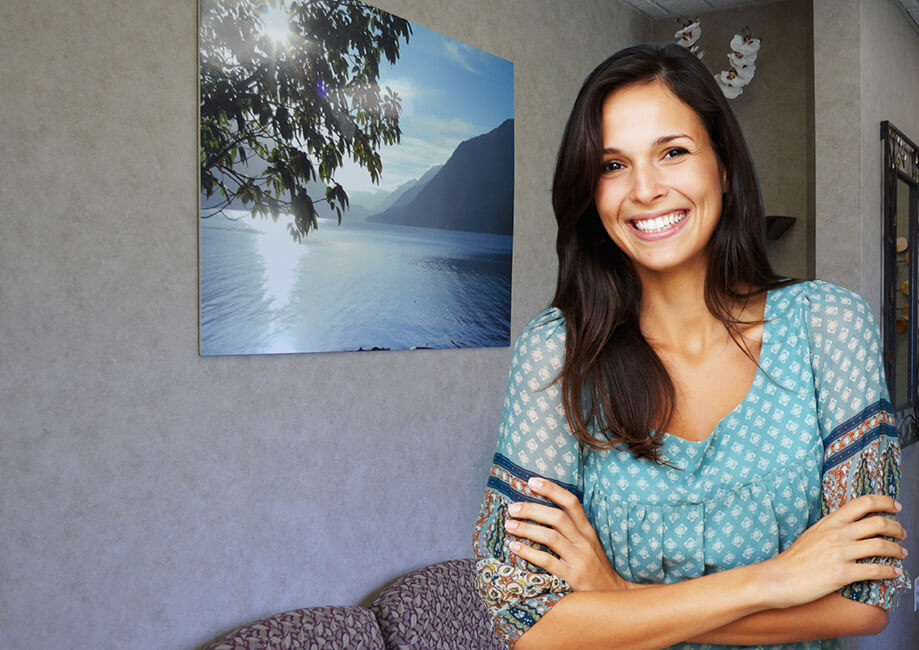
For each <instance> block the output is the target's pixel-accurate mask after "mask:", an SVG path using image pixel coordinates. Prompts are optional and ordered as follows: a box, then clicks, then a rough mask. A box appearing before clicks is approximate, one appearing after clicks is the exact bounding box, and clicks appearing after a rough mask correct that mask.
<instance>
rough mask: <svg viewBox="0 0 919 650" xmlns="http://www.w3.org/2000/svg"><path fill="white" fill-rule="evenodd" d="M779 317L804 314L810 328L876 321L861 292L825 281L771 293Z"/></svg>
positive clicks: (813, 281) (794, 284)
mask: <svg viewBox="0 0 919 650" xmlns="http://www.w3.org/2000/svg"><path fill="white" fill-rule="evenodd" d="M770 295H772V296H773V299H772V303H773V308H774V312H773V313H775V314H776V315H781V314H782V313H787V312H795V311H801V312H803V315H804V316H805V319H806V321H807V322H809V323H810V324H811V325H820V324H821V323H823V322H824V321H829V322H832V321H837V320H839V319H843V320H846V321H849V320H851V319H852V318H861V319H867V320H873V314H872V313H871V308H870V307H869V306H868V302H867V301H866V300H865V299H864V298H863V297H862V296H861V295H860V294H858V293H856V292H855V291H852V290H851V289H847V288H845V287H842V286H839V285H838V284H833V283H832V282H827V281H825V280H802V281H800V282H795V283H793V284H787V285H784V286H782V287H779V288H777V289H773V290H772V291H771V292H770Z"/></svg>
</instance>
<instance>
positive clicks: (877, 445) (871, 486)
mask: <svg viewBox="0 0 919 650" xmlns="http://www.w3.org/2000/svg"><path fill="white" fill-rule="evenodd" d="M826 443H827V444H826V449H825V460H824V466H823V494H822V497H821V509H822V511H823V514H824V515H826V514H828V513H830V512H831V511H833V510H836V509H837V508H839V507H841V506H842V505H843V504H845V503H847V502H849V501H851V500H852V499H854V498H856V497H860V496H863V495H865V494H886V495H887V496H890V497H893V498H894V499H895V498H897V495H898V493H899V491H900V444H899V440H898V438H897V430H896V426H895V424H894V416H893V413H892V411H891V408H890V403H889V402H887V401H886V400H879V401H878V402H876V403H874V404H872V405H871V406H869V407H867V408H866V409H864V410H862V412H861V413H859V414H858V415H857V416H855V417H853V418H850V419H849V420H847V421H846V422H844V423H843V424H841V425H840V426H838V427H836V428H835V429H833V431H832V433H831V434H830V435H829V436H828V437H827V440H826ZM864 561H868V562H876V563H880V564H888V565H895V566H898V567H900V568H901V569H903V564H902V562H901V561H900V560H899V559H893V558H869V559H867V560H864ZM908 589H909V577H908V576H907V573H906V571H905V570H904V571H903V573H902V574H901V575H900V576H899V577H898V578H895V579H893V580H871V581H862V582H854V583H852V584H850V585H847V586H845V587H843V588H842V589H841V590H840V593H841V594H842V595H843V596H845V597H846V598H849V599H851V600H855V601H858V602H863V603H869V604H872V605H877V606H878V607H882V608H884V609H885V610H887V611H892V610H893V609H894V607H895V606H896V603H897V599H898V598H899V596H900V595H901V593H902V592H904V591H907V590H908Z"/></svg>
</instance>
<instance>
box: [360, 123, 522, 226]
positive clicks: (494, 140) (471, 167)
mask: <svg viewBox="0 0 919 650" xmlns="http://www.w3.org/2000/svg"><path fill="white" fill-rule="evenodd" d="M432 172H433V176H432V177H431V178H429V179H428V180H427V182H426V183H422V181H424V180H425V178H426V177H428V176H429V175H430V174H431V173H432ZM400 189H401V188H400ZM396 191H398V190H396ZM393 194H395V192H393ZM391 197H392V195H390V197H388V198H391ZM366 220H367V221H370V222H377V223H390V224H398V225H402V226H421V227H425V228H442V229H446V230H467V231H474V232H485V233H492V234H500V235H511V234H513V231H514V121H513V120H512V119H509V120H506V121H505V122H504V123H503V124H501V125H500V126H499V127H497V128H496V129H494V130H492V131H489V132H488V133H484V134H482V135H480V136H477V137H475V138H472V139H470V140H465V141H464V142H461V143H460V144H459V146H457V148H456V150H455V151H454V152H453V154H452V155H451V156H450V158H449V159H448V160H447V162H446V163H444V165H443V166H442V167H441V168H439V169H437V168H432V169H431V170H430V171H429V172H428V173H427V174H425V176H424V177H422V179H420V180H419V181H418V183H416V184H415V185H413V186H412V187H410V188H407V189H406V190H405V191H404V192H403V193H402V194H401V195H400V196H399V197H398V198H397V199H396V201H394V202H393V203H392V204H391V205H390V206H389V207H387V208H386V209H385V210H383V211H382V212H380V213H378V214H375V215H372V216H369V217H367V219H366Z"/></svg>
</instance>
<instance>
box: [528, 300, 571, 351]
mask: <svg viewBox="0 0 919 650" xmlns="http://www.w3.org/2000/svg"><path fill="white" fill-rule="evenodd" d="M565 331H566V328H565V316H564V314H563V313H562V310H561V309H559V308H558V307H552V306H549V307H546V308H545V309H543V310H542V311H541V312H539V313H538V314H536V316H534V317H533V318H532V319H531V320H530V322H529V323H527V324H526V326H525V327H524V328H523V331H522V332H521V333H520V336H519V337H518V339H517V344H518V345H520V344H521V343H527V344H529V345H531V346H532V345H535V346H545V345H547V344H550V345H551V344H556V345H558V344H561V345H562V348H564V344H565Z"/></svg>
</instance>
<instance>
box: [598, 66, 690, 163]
mask: <svg viewBox="0 0 919 650" xmlns="http://www.w3.org/2000/svg"><path fill="white" fill-rule="evenodd" d="M602 116H603V125H602V130H603V140H604V143H603V144H604V147H606V146H607V145H612V146H615V142H607V140H613V141H622V142H623V143H625V142H632V143H636V144H637V143H640V142H645V141H648V142H655V141H657V140H658V139H659V138H660V137H661V136H662V135H674V134H678V133H679V134H684V135H687V136H689V137H691V138H693V139H698V138H699V137H700V136H704V137H705V140H706V141H707V139H708V135H707V133H706V131H705V125H704V124H703V123H702V120H701V118H700V117H699V116H698V115H697V114H696V112H695V111H694V110H693V109H692V108H691V107H690V106H689V105H688V104H686V103H684V102H683V101H682V100H680V99H679V98H678V97H677V96H676V95H675V94H673V91H671V90H670V89H669V88H668V87H667V85H666V84H664V83H663V82H661V81H658V80H654V81H649V82H645V83H640V84H630V85H628V86H625V87H624V88H620V89H619V90H616V91H615V92H612V93H610V94H609V95H607V97H606V99H605V100H604V101H603V111H602Z"/></svg>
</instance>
